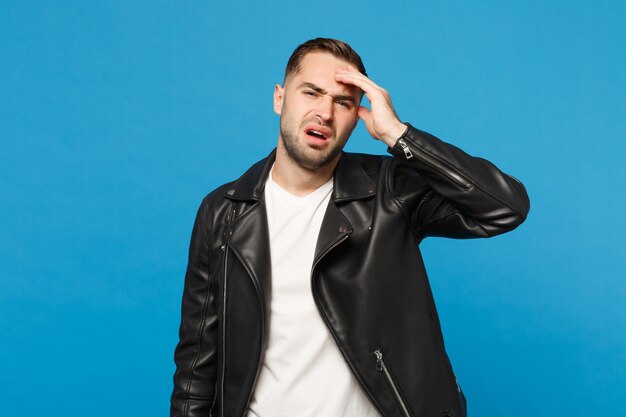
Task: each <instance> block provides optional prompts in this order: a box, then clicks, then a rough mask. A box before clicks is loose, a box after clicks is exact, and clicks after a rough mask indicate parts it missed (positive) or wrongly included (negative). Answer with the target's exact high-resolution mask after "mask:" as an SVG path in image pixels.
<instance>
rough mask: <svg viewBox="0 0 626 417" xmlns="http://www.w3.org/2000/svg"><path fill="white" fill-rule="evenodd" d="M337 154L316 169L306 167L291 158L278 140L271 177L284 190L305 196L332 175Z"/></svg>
mask: <svg viewBox="0 0 626 417" xmlns="http://www.w3.org/2000/svg"><path fill="white" fill-rule="evenodd" d="M338 162H339V156H337V158H335V159H334V160H333V161H331V162H330V163H328V164H326V165H324V166H323V167H320V168H317V169H308V168H305V167H303V166H301V165H299V164H298V163H297V162H296V161H294V160H293V159H291V157H289V155H288V154H287V151H286V150H285V148H284V147H283V146H282V142H281V141H280V140H279V141H278V147H277V149H276V161H274V168H273V170H272V179H273V180H274V181H275V182H276V183H277V184H278V185H280V186H281V187H282V188H283V189H284V190H286V191H288V192H289V193H291V194H293V195H297V196H305V195H307V194H310V193H312V192H313V191H315V190H317V189H318V188H319V187H321V186H322V185H324V184H326V183H327V182H328V181H329V180H330V179H331V178H332V177H333V172H334V171H335V167H336V166H337V163H338Z"/></svg>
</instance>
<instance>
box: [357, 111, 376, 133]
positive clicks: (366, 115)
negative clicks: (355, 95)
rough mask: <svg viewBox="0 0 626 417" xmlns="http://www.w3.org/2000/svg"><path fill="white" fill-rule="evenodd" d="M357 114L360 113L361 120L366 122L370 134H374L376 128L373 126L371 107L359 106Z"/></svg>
mask: <svg viewBox="0 0 626 417" xmlns="http://www.w3.org/2000/svg"><path fill="white" fill-rule="evenodd" d="M357 114H358V115H359V117H360V118H361V120H363V122H365V127H366V128H367V131H368V132H369V133H370V135H372V136H374V135H373V132H374V129H373V126H372V112H371V111H370V109H368V108H367V107H363V106H359V109H358V110H357Z"/></svg>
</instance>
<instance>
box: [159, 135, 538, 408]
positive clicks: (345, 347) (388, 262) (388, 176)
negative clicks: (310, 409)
mask: <svg viewBox="0 0 626 417" xmlns="http://www.w3.org/2000/svg"><path fill="white" fill-rule="evenodd" d="M388 151H389V152H390V153H391V154H392V155H393V156H391V157H390V156H377V155H365V154H353V153H343V154H342V155H341V158H340V161H339V164H338V165H337V168H336V170H335V175H334V190H333V194H332V197H331V201H330V203H329V205H328V208H327V211H326V214H325V217H324V220H323V223H322V226H321V229H320V234H319V238H318V242H317V248H316V250H315V258H314V262H313V268H312V271H311V290H312V291H313V296H314V299H315V302H316V304H317V307H318V310H319V313H320V315H321V317H322V318H323V320H324V322H325V323H326V325H327V327H328V329H329V330H330V333H331V334H332V337H333V338H334V340H335V341H336V343H337V346H338V348H339V349H340V351H341V353H342V355H343V357H344V358H345V360H346V362H347V364H348V366H349V368H350V369H351V370H352V372H353V373H354V376H355V377H356V379H357V380H358V381H359V383H360V385H361V387H362V389H363V390H364V392H365V393H366V394H367V396H368V397H369V399H370V400H371V402H372V404H373V405H374V406H375V407H376V408H377V409H378V410H379V412H380V413H381V414H382V415H383V416H385V417H407V416H413V417H418V416H419V417H431V416H432V417H435V416H437V417H440V416H456V417H459V416H465V415H466V411H465V398H464V396H463V393H462V391H461V388H460V386H459V385H458V383H457V381H456V377H455V375H454V373H453V370H452V367H451V365H450V361H449V360H448V357H447V354H446V352H445V348H444V342H443V336H442V334H441V329H440V325H439V319H438V316H437V312H436V309H435V303H434V301H433V297H432V293H431V289H430V285H429V282H428V278H427V276H426V270H425V268H424V264H423V262H422V257H421V255H420V251H419V249H418V245H419V243H420V241H421V240H422V239H423V238H425V237H427V236H446V237H452V238H473V237H490V236H495V235H498V234H500V233H504V232H507V231H510V230H512V229H514V228H515V227H517V226H518V225H519V224H520V223H522V222H523V221H524V219H525V218H526V215H527V213H528V210H529V200H528V196H527V194H526V190H525V188H524V186H523V185H522V184H521V183H520V182H519V181H518V180H517V179H515V178H513V177H511V176H509V175H506V174H504V173H503V172H501V171H500V170H499V169H498V168H496V167H495V166H494V165H493V164H492V163H491V162H489V161H487V160H485V159H481V158H477V157H472V156H470V155H468V154H466V153H465V152H463V151H462V150H460V149H458V148H457V147H455V146H453V145H450V144H448V143H445V142H443V141H441V140H439V139H437V138H435V137H434V136H431V135H429V134H428V133H425V132H422V131H420V130H417V129H415V128H413V127H412V126H410V125H408V128H407V131H406V132H405V133H404V134H403V135H402V137H401V138H400V139H399V140H398V142H397V143H396V145H395V146H394V147H393V148H388ZM274 152H275V151H274ZM274 152H272V154H270V155H269V157H267V158H265V159H263V160H262V161H260V162H258V163H256V164H255V165H253V166H252V167H251V168H250V169H249V170H248V171H247V172H246V173H245V174H244V175H243V176H242V177H241V178H239V180H237V181H234V182H232V183H229V184H226V185H224V186H222V187H220V188H218V189H216V190H215V191H213V192H212V193H210V194H209V195H208V196H206V197H205V199H204V200H203V201H202V204H201V205H200V208H199V210H198V213H197V217H196V221H195V224H194V228H193V232H192V237H191V244H190V248H189V263H188V268H187V272H186V276H185V288H184V293H183V301H182V320H181V325H180V341H179V343H178V345H177V347H176V352H175V362H176V366H177V368H176V373H175V375H174V391H173V394H172V401H171V416H172V417H174V416H177V417H178V416H189V417H200V416H205V417H206V416H224V417H242V416H245V415H246V412H247V408H248V404H249V401H250V399H251V396H252V394H253V391H254V387H255V384H256V381H257V377H258V375H259V370H260V368H261V364H262V360H263V353H264V351H265V347H266V343H267V335H268V324H269V321H270V317H269V311H270V309H269V303H270V293H271V268H270V254H269V247H270V246H269V241H268V225H267V217H266V213H265V205H264V202H263V187H264V183H265V179H266V177H267V175H268V172H269V169H270V167H271V165H272V163H273V160H274V156H275V154H274ZM328 383H329V384H332V381H328ZM312 395H314V393H312ZM318 400H319V401H324V399H323V398H319V399H318Z"/></svg>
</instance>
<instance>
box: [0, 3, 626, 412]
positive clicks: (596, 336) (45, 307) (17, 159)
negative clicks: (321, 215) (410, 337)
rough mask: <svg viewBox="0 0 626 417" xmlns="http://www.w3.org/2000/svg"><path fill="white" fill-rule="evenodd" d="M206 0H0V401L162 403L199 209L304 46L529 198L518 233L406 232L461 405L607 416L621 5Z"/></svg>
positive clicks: (619, 201)
mask: <svg viewBox="0 0 626 417" xmlns="http://www.w3.org/2000/svg"><path fill="white" fill-rule="evenodd" d="M55 3H56V4H55ZM216 3H218V2H199V1H198V2H190V1H169V2H166V1H154V0H151V1H146V0H143V1H133V2H127V1H124V2H121V1H120V2H112V1H88V2H85V1H64V2H53V1H2V2H1V4H0V39H1V41H0V57H1V58H0V59H1V62H2V64H1V65H0V97H1V100H0V143H1V148H0V187H1V193H0V230H1V232H0V338H1V340H2V343H0V358H2V367H3V371H2V372H1V373H0V399H1V400H2V401H0V415H3V416H18V415H19V416H40V415H47V416H83V415H89V416H91V417H97V416H126V415H128V416H131V415H132V416H144V415H145V416H159V415H167V413H168V407H169V395H170V392H171V386H172V382H171V378H172V373H173V359H172V355H173V349H174V346H175V343H176V341H177V330H178V320H179V311H180V310H179V308H180V296H181V291H182V284H183V273H184V269H185V265H186V254H187V247H188V244H189V235H190V231H191V226H192V222H193V218H194V215H195V211H196V208H197V206H198V204H199V202H200V200H201V199H202V197H203V196H204V195H205V194H206V193H207V192H208V191H210V190H211V189H212V188H214V187H216V186H217V185H219V184H221V183H223V182H225V181H227V180H231V179H234V178H236V177H237V176H238V175H239V174H240V173H241V172H242V171H243V170H244V169H245V168H246V167H248V166H249V165H250V164H251V163H252V162H254V161H256V160H257V159H260V158H261V157H263V156H265V155H266V154H267V153H268V152H269V151H270V150H271V149H272V147H273V146H274V145H275V142H276V137H277V122H278V119H277V116H275V115H274V113H273V111H272V105H271V103H272V89H273V85H274V84H275V83H277V82H281V80H282V72H283V68H284V65H285V63H286V60H287V57H288V55H289V54H290V53H291V51H292V50H293V48H294V47H295V46H296V45H297V44H298V43H300V42H302V41H304V40H306V39H309V38H312V37H316V36H330V37H337V38H342V39H345V40H347V41H348V42H350V43H351V44H352V45H353V46H354V47H355V49H356V50H357V51H359V53H360V54H361V55H362V57H363V59H364V60H365V63H366V66H367V69H368V73H369V74H370V75H371V77H372V79H374V80H375V81H376V82H377V83H379V84H380V85H382V86H384V87H385V88H386V89H387V90H389V91H390V93H391V96H392V98H393V101H394V104H395V106H396V108H397V110H398V113H399V114H400V117H401V118H402V119H404V120H407V121H410V122H411V123H412V124H414V125H415V126H417V127H419V128H421V129H424V130H427V131H429V132H431V133H433V134H435V135H437V136H439V137H441V138H442V139H444V140H447V141H449V142H451V143H453V144H455V145H457V146H459V147H461V148H463V149H465V150H466V151H467V152H469V153H471V154H474V155H479V156H482V157H485V158H488V159H490V160H492V161H493V162H494V163H496V164H497V165H498V166H499V167H501V168H502V169H503V170H504V171H506V172H508V173H511V174H512V175H514V176H516V177H518V178H520V179H521V180H522V181H523V182H524V183H525V185H526V187H527V189H528V191H529V194H530V198H531V205H532V208H531V212H530V216H529V218H528V220H527V221H526V223H524V224H523V225H522V226H520V228H519V229H517V230H516V231H515V232H513V233H510V234H506V235H502V236H498V237H495V238H492V239H484V240H470V241H467V240H466V241H455V240H449V239H427V240H426V241H424V243H423V245H422V248H423V252H424V257H425V261H426V263H427V268H428V272H429V275H430V278H431V282H432V285H433V290H434V292H435V296H436V300H437V304H438V308H439V312H440V315H441V319H442V323H443V330H444V334H445V337H446V344H447V347H448V351H449V353H450V356H451V359H452V361H453V364H454V366H455V370H456V372H457V374H458V376H459V380H460V382H461V384H462V385H463V387H464V390H465V391H466V393H467V396H468V409H469V412H470V415H472V416H481V417H492V416H493V417H500V416H512V417H528V416H533V417H538V416H555V415H567V416H580V417H583V416H584V417H588V416H596V415H598V416H599V415H626V403H625V402H624V397H623V396H624V391H625V390H626V303H625V300H626V285H625V284H624V275H625V273H626V267H625V266H626V265H625V261H624V247H626V238H625V237H624V235H625V233H624V232H625V231H626V228H625V227H624V226H625V221H624V218H625V215H624V212H623V210H624V203H625V202H626V195H625V191H624V180H625V178H626V177H625V175H624V172H623V165H624V155H625V154H626V152H625V151H626V145H625V143H626V142H625V139H626V106H625V100H624V92H625V91H626V90H625V87H626V71H624V67H625V66H626V48H625V47H624V45H626V32H625V29H624V27H625V26H624V21H625V20H626V7H625V6H624V3H623V2H620V1H595V2H592V1H552V2H533V3H530V2H518V1H483V2H480V3H478V2H474V4H472V5H470V4H468V3H469V2H460V1H459V2H454V1H438V2H433V1H429V2H426V1H417V2H410V3H409V2H406V3H405V2H397V1H385V2H368V1H358V2H357V1H350V2H331V1H319V2H315V3H306V2H289V3H287V2H285V3H284V4H274V5H270V4H265V5H261V4H260V3H259V2H256V1H250V2H231V5H230V6H224V5H223V2H219V4H217V5H216ZM347 149H348V150H352V151H360V152H372V153H384V152H385V147H384V146H383V145H382V144H381V143H380V142H376V141H373V140H371V139H370V138H369V137H368V135H367V133H366V131H365V129H364V128H363V126H362V125H361V126H359V128H358V129H357V131H356V132H355V135H354V136H353V138H352V139H351V141H350V142H349V144H348V147H347Z"/></svg>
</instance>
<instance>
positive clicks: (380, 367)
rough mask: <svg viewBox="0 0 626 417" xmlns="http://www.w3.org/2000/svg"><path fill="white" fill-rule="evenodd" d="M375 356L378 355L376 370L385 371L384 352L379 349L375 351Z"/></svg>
mask: <svg viewBox="0 0 626 417" xmlns="http://www.w3.org/2000/svg"><path fill="white" fill-rule="evenodd" d="M374 355H376V370H377V371H378V372H382V371H383V352H382V351H381V350H380V348H379V349H376V350H375V351H374Z"/></svg>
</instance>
